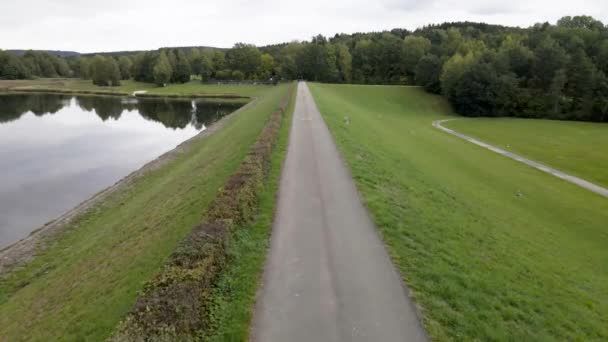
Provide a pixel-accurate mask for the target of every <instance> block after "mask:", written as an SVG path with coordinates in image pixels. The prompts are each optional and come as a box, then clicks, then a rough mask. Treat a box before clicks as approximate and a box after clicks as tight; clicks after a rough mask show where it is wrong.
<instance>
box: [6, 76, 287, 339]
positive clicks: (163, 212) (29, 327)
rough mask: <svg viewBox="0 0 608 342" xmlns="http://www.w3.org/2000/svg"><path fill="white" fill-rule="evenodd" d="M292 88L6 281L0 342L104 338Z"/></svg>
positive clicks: (275, 93) (266, 99) (279, 90)
mask: <svg viewBox="0 0 608 342" xmlns="http://www.w3.org/2000/svg"><path fill="white" fill-rule="evenodd" d="M286 90H287V86H281V87H276V88H268V89H266V92H260V94H263V95H262V96H261V97H260V99H259V101H258V102H257V103H256V104H255V105H254V106H252V107H250V108H249V109H248V110H247V111H245V112H243V113H241V114H239V115H238V116H237V117H235V118H234V119H233V120H231V121H230V122H228V123H227V125H226V126H225V127H224V128H222V129H221V130H220V131H218V132H216V133H215V134H213V135H212V136H210V137H207V138H205V139H201V140H199V141H197V142H196V143H195V144H194V145H192V148H191V149H189V150H188V152H187V153H185V154H183V155H181V156H179V157H178V158H177V159H176V160H174V161H173V162H171V163H170V164H169V165H167V166H165V167H163V168H161V169H158V170H155V171H153V172H150V173H149V174H147V175H146V176H144V177H142V178H140V179H139V180H138V181H137V182H136V183H135V185H134V186H132V187H130V188H129V189H127V190H125V191H121V192H119V193H116V194H114V195H113V196H111V198H109V199H108V200H107V201H105V202H104V203H103V205H101V206H99V207H98V208H97V209H96V210H93V211H91V212H89V213H88V214H86V215H84V216H83V217H82V218H81V219H79V220H78V221H76V222H74V223H73V224H72V225H70V227H69V229H68V230H67V231H66V232H65V233H64V234H62V235H61V236H59V237H58V238H56V239H55V241H53V244H52V246H51V247H50V248H49V249H47V250H46V251H45V252H44V253H42V254H41V255H39V256H38V257H37V258H36V259H35V260H34V261H33V262H31V263H30V264H28V265H27V266H26V267H25V268H23V269H20V270H18V271H17V272H14V273H13V274H11V276H10V277H8V278H7V279H3V280H2V281H1V282H0V327H2V328H1V329H0V340H18V339H26V340H49V339H52V340H75V339H87V340H89V339H90V340H100V339H103V338H104V337H106V336H107V335H108V334H109V333H110V332H111V330H112V329H113V327H114V326H115V325H116V323H118V321H119V320H120V319H121V318H122V317H123V316H124V315H125V314H126V313H127V311H128V310H129V309H130V308H131V306H132V305H133V302H134V300H135V298H136V295H137V292H138V291H139V290H140V289H141V286H142V285H143V283H144V282H145V281H147V280H148V279H150V278H151V277H152V276H153V275H154V274H155V273H156V272H157V271H158V269H159V267H160V266H161V265H162V263H163V262H164V261H165V259H166V257H167V256H168V255H169V254H170V253H171V252H172V250H173V248H174V247H175V245H176V244H177V242H179V241H180V240H181V239H182V238H183V237H184V236H185V235H186V234H187V233H188V232H189V231H190V230H191V228H192V227H193V226H194V224H197V223H199V222H200V221H201V215H202V213H204V211H205V208H206V206H207V205H208V204H209V202H210V201H211V200H212V199H213V197H214V196H215V194H216V192H217V189H218V188H219V187H220V186H222V184H224V182H225V181H226V179H227V178H228V177H229V176H230V175H231V174H232V173H233V172H234V171H235V170H236V168H237V167H238V165H239V164H240V162H241V161H242V159H243V157H244V156H245V154H246V153H247V152H248V150H249V148H250V146H251V144H252V143H253V142H254V141H255V139H256V138H257V136H258V134H259V133H260V131H261V129H262V127H263V125H264V124H265V121H266V118H268V117H269V115H270V114H271V113H272V111H273V110H274V109H275V108H276V107H277V105H278V103H279V101H280V99H281V98H282V97H283V95H284V94H285V91H286Z"/></svg>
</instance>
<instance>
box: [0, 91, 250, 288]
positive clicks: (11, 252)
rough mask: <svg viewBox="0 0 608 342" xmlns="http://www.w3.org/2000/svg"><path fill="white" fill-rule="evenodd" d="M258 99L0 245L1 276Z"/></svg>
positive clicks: (216, 129)
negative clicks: (75, 220) (7, 242)
mask: <svg viewBox="0 0 608 342" xmlns="http://www.w3.org/2000/svg"><path fill="white" fill-rule="evenodd" d="M256 102H257V98H255V97H254V98H252V100H251V101H250V102H249V103H247V104H245V105H244V106H242V107H241V108H239V109H237V110H236V111H234V112H232V113H230V114H228V115H226V116H224V117H223V118H221V119H220V120H218V121H216V122H215V123H214V124H212V125H211V126H209V127H208V128H207V129H205V130H204V131H201V132H199V133H198V134H196V135H195V136H193V137H191V138H189V139H187V140H185V141H183V142H181V143H180V144H179V145H177V146H176V147H175V148H173V149H171V150H169V151H167V152H165V153H163V154H161V155H160V156H158V157H157V158H155V159H153V160H151V161H149V162H147V163H146V164H144V165H143V166H142V167H140V168H139V169H137V170H135V171H133V172H131V173H129V174H128V175H126V176H125V177H123V178H122V179H120V180H119V181H117V182H116V183H114V184H113V185H110V186H108V187H106V188H104V189H102V190H100V191H99V192H97V193H96V194H94V195H93V196H91V197H90V198H88V199H86V200H84V201H82V202H80V203H79V204H77V205H76V206H75V207H73V208H72V209H70V210H68V211H66V212H65V213H63V214H62V215H60V216H58V217H57V218H55V219H53V220H51V221H49V222H47V223H46V224H44V225H42V226H41V227H38V228H36V229H34V230H32V232H31V233H29V234H28V236H26V237H25V238H23V239H21V240H18V241H15V242H13V243H11V244H9V245H8V246H6V247H3V248H0V278H2V277H4V275H5V274H7V273H9V272H10V270H11V269H13V268H14V267H16V266H19V265H22V264H24V263H26V262H28V261H30V260H32V259H33V258H34V257H35V256H36V254H38V253H39V252H41V251H43V250H44V249H45V247H46V246H45V245H44V240H46V239H49V238H52V237H54V236H56V235H57V234H59V233H61V232H62V231H63V229H64V228H65V227H66V226H67V225H68V224H70V223H71V222H72V221H73V220H74V219H75V218H77V217H79V216H80V215H82V214H84V213H86V212H88V211H89V210H90V209H92V208H93V207H95V206H96V205H98V204H100V203H102V202H103V201H104V200H105V199H106V198H107V197H108V196H110V195H111V194H114V193H115V192H117V191H120V190H123V189H125V188H126V187H128V186H130V185H132V184H133V183H134V182H135V181H136V180H137V179H138V178H140V177H141V176H143V175H145V174H147V173H148V172H150V171H153V170H156V169H159V168H161V167H163V166H165V165H166V164H167V163H169V162H171V161H172V160H173V159H174V158H175V157H177V156H178V155H180V154H182V153H184V152H185V150H186V149H188V148H190V146H191V145H192V143H193V142H194V141H197V140H200V139H203V138H206V137H208V136H210V135H212V134H214V133H215V132H217V131H218V130H220V129H221V128H222V127H224V125H225V124H226V123H228V122H229V121H230V120H232V119H233V118H234V117H235V116H236V115H238V114H239V113H241V112H242V111H244V110H246V109H248V108H249V107H250V106H252V105H253V104H255V103H256Z"/></svg>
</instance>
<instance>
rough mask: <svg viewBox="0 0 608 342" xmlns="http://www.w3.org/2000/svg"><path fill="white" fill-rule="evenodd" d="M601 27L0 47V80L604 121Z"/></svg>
mask: <svg viewBox="0 0 608 342" xmlns="http://www.w3.org/2000/svg"><path fill="white" fill-rule="evenodd" d="M606 74H608V28H607V27H606V25H604V24H603V23H602V22H600V21H598V20H596V19H594V18H592V17H589V16H575V17H563V18H561V19H560V20H558V22H557V23H556V24H549V23H542V24H536V25H534V26H532V27H529V28H516V27H506V26H500V25H488V24H483V23H470V22H459V23H444V24H441V25H429V26H425V27H422V28H420V29H417V30H415V31H408V30H404V29H394V30H391V31H385V32H372V33H355V34H338V35H335V36H334V37H331V38H326V37H324V36H321V35H319V36H316V37H313V38H312V39H311V40H310V41H304V42H297V41H296V42H290V43H283V44H277V45H271V46H265V47H259V48H258V47H256V46H254V45H250V44H244V43H238V44H236V45H235V46H234V47H233V48H231V49H213V48H205V49H197V48H193V49H183V48H180V49H159V50H158V51H149V52H143V53H137V54H133V55H121V56H120V57H118V56H94V57H80V58H68V59H66V60H64V59H62V58H59V57H54V56H50V55H48V54H41V53H36V52H27V53H26V54H24V55H23V57H16V56H12V55H9V54H7V53H2V52H1V51H0V77H3V78H27V77H56V76H68V77H69V76H72V77H81V78H85V79H92V80H93V82H94V83H96V84H99V85H118V84H119V83H120V80H125V79H131V78H132V79H135V80H137V81H142V82H154V83H156V84H159V85H164V84H167V83H178V82H187V81H190V79H191V77H192V76H193V75H194V76H195V77H197V78H200V79H202V80H204V81H209V80H235V81H239V80H258V81H268V80H270V79H272V80H278V79H284V80H293V79H306V80H310V81H318V82H331V83H356V84H395V85H399V84H401V85H420V86H423V87H424V89H426V90H427V91H429V92H432V93H437V94H442V95H444V96H445V97H446V98H447V99H448V100H449V102H450V103H451V104H452V106H453V108H454V109H455V111H456V112H458V113H460V114H463V115H468V116H516V117H536V118H553V119H572V120H589V121H604V122H606V121H608V79H607V77H606Z"/></svg>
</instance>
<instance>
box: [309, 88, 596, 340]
mask: <svg viewBox="0 0 608 342" xmlns="http://www.w3.org/2000/svg"><path fill="white" fill-rule="evenodd" d="M310 87H311V91H312V93H313V95H314V97H315V100H316V101H317V104H318V107H319V109H320V111H321V113H322V115H323V117H324V119H325V120H326V122H327V124H328V126H329V128H330V130H331V132H332V134H333V136H334V139H335V141H336V143H337V145H338V147H339V149H340V151H341V153H342V154H343V156H344V158H345V161H346V163H347V164H348V166H349V167H350V169H351V171H352V174H353V177H354V179H355V181H356V184H357V187H358V189H359V191H360V193H361V194H362V197H363V201H364V203H365V204H366V206H367V207H368V208H369V210H370V212H371V215H372V217H373V219H374V221H375V223H376V225H377V226H378V229H379V231H380V233H381V235H382V237H383V239H384V241H385V242H386V245H387V248H388V250H389V253H390V255H391V257H392V259H393V261H394V263H395V265H396V267H397V268H398V269H399V271H400V272H401V274H402V276H403V278H404V281H405V282H406V283H407V284H408V286H409V287H410V288H411V289H412V291H413V294H414V297H415V301H416V303H417V305H418V306H419V307H420V310H421V313H422V316H423V320H424V325H425V327H426V329H427V331H428V332H429V335H430V336H431V338H433V339H436V340H512V341H532V340H534V341H538V340H606V339H608V249H606V246H607V245H608V228H607V227H608V201H607V200H606V199H605V198H603V197H601V196H599V195H596V194H594V193H591V192H589V191H587V190H584V189H581V188H579V187H577V186H574V185H572V184H570V183H567V182H565V181H562V180H560V179H558V178H555V177H552V176H549V175H547V174H544V173H542V172H540V171H538V170H536V169H533V168H531V167H528V166H526V165H523V164H521V163H518V162H516V161H514V160H511V159H508V158H505V157H503V156H500V155H498V154H495V153H493V152H491V151H488V150H485V149H483V148H480V147H478V146H475V145H473V144H471V143H468V142H465V141H463V140H460V139H459V138H457V137H454V136H451V135H449V134H446V133H444V132H442V131H439V130H437V129H435V128H433V127H432V126H431V123H432V121H434V120H437V119H445V118H451V117H453V116H452V112H451V109H450V107H449V106H448V105H447V103H446V101H445V100H444V99H443V98H441V97H439V96H434V95H430V94H427V93H425V92H424V91H423V90H422V89H420V88H416V87H398V86H357V85H322V84H311V86H310ZM455 123H458V127H463V126H464V125H465V124H468V123H469V121H468V120H467V121H464V120H463V121H462V122H458V121H457V122H455ZM450 127H452V126H450ZM454 127H455V126H454ZM488 134H490V133H488ZM504 134H505V136H507V139H508V141H513V140H515V138H516V137H517V136H518V134H519V133H517V132H516V131H515V130H512V136H511V137H508V133H504ZM480 137H481V136H480ZM488 140H490V139H488ZM490 141H492V140H490ZM505 141H507V140H505ZM584 144H585V141H584V140H583V141H580V145H581V146H582V145H584ZM513 146H516V145H514V143H513ZM596 148H598V149H599V148H600V147H599V146H585V149H589V150H591V149H596ZM564 153H565V152H564ZM532 157H533V156H532ZM539 159H540V158H539ZM555 166H559V165H555ZM604 177H605V175H604Z"/></svg>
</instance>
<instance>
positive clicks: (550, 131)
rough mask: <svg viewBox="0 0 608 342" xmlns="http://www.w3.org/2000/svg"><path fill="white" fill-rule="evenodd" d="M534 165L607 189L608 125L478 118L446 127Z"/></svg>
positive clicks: (459, 121)
mask: <svg viewBox="0 0 608 342" xmlns="http://www.w3.org/2000/svg"><path fill="white" fill-rule="evenodd" d="M443 125H444V126H445V127H449V128H452V129H454V130H456V131H458V132H461V133H464V134H467V135H470V136H472V137H475V138H478V139H480V140H483V141H485V142H487V143H490V144H493V145H495V146H498V147H500V148H502V149H506V150H509V151H512V152H515V153H518V154H521V155H522V156H524V157H526V158H529V159H533V160H535V161H538V162H541V163H544V164H547V165H549V166H552V167H554V168H557V169H559V170H561V171H564V172H568V173H570V174H572V175H575V176H577V177H581V178H583V179H585V180H588V181H590V182H593V183H596V184H598V185H601V186H604V187H608V150H607V147H608V124H606V123H593V122H575V121H557V120H534V119H511V118H496V119H494V118H476V119H470V118H467V119H459V120H454V121H449V122H446V123H444V124H443Z"/></svg>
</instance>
